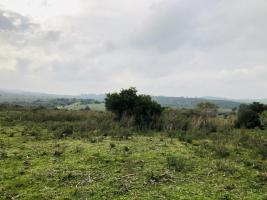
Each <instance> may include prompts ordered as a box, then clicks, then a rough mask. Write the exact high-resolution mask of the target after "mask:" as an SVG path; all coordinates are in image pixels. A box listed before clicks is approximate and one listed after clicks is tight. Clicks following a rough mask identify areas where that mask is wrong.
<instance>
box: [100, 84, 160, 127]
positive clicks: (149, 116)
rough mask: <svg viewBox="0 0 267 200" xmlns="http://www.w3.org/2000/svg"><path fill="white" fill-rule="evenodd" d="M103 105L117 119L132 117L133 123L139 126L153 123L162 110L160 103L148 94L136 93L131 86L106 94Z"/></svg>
mask: <svg viewBox="0 0 267 200" xmlns="http://www.w3.org/2000/svg"><path fill="white" fill-rule="evenodd" d="M105 106H106V109H107V110H108V111H111V112H113V113H115V115H116V116H117V119H118V120H121V119H122V118H123V117H129V118H133V119H134V123H135V124H136V125H138V126H140V127H147V126H150V125H151V124H153V122H155V121H156V120H157V118H158V117H159V116H160V115H161V112H162V107H161V105H160V104H158V103H157V102H155V101H153V100H152V99H151V97H150V96H148V95H138V94H137V90H136V89H135V88H133V87H131V88H129V89H122V90H121V91H120V92H119V93H109V94H107V96H106V99H105Z"/></svg>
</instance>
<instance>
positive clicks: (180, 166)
mask: <svg viewBox="0 0 267 200" xmlns="http://www.w3.org/2000/svg"><path fill="white" fill-rule="evenodd" d="M187 160H188V159H187V158H186V157H184V156H173V155H170V156H168V157H167V165H168V168H170V169H174V170H175V171H177V172H181V171H184V170H186V169H187V170H188V169H190V167H191V166H190V165H188V163H187Z"/></svg>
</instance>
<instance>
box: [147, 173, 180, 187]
mask: <svg viewBox="0 0 267 200" xmlns="http://www.w3.org/2000/svg"><path fill="white" fill-rule="evenodd" d="M147 183H150V184H157V183H175V180H174V176H173V175H172V174H170V173H169V172H168V171H166V172H164V173H162V174H161V173H159V172H153V171H151V172H149V173H147Z"/></svg>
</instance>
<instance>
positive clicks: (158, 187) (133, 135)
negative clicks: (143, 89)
mask: <svg viewBox="0 0 267 200" xmlns="http://www.w3.org/2000/svg"><path fill="white" fill-rule="evenodd" d="M84 103H85V104H87V103H88V102H84ZM106 106H107V110H108V111H105V112H104V111H93V110H90V109H82V110H65V109H57V108H51V107H48V108H47V107H34V108H31V107H22V106H14V105H8V104H5V105H2V106H0V166H1V168H0V199H267V193H266V191H267V175H266V173H267V132H266V130H265V129H264V128H265V127H266V106H264V105H262V104H259V103H253V104H251V105H241V106H240V108H239V109H238V110H237V111H235V110H234V111H233V112H231V113H228V114H220V113H219V111H218V107H217V106H216V105H214V104H211V103H207V102H205V103H201V104H199V105H198V106H197V107H196V108H194V109H172V108H162V107H161V106H160V105H159V104H157V103H156V102H154V101H153V100H152V99H151V98H150V97H148V96H144V95H137V91H136V90H135V89H134V88H130V89H128V90H122V91H121V92H120V93H115V94H110V95H107V99H106ZM251 112H254V114H253V115H250V114H249V117H247V115H248V113H251ZM244 116H245V117H244ZM251 116H253V117H251Z"/></svg>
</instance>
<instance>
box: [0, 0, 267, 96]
mask: <svg viewBox="0 0 267 200" xmlns="http://www.w3.org/2000/svg"><path fill="white" fill-rule="evenodd" d="M0 5H2V8H1V7H0V8H1V10H0V11H1V12H0V45H1V52H0V85H1V87H3V88H18V89H24V90H40V91H47V92H57V93H85V92H97V93H101V92H107V91H109V90H118V89H120V88H123V87H128V86H136V87H137V88H138V89H139V90H141V92H146V93H150V94H163V95H172V96H180V95H184V96H204V95H212V96H225V97H232V98H241V97H266V96H264V95H265V94H264V93H263V91H264V90H266V89H267V85H266V80H267V73H266V70H267V39H266V35H267V28H266V26H265V19H266V17H267V13H266V9H267V2H266V1H264V0H256V1H250V0H245V1H244V0H242V1H241V0H234V1H213V0H201V1H198V0H191V1H186V0H169V1H164V0H147V1H141V0H136V1H130V0H109V1H104V0H92V1H86V0H79V1H76V0H70V1H63V0H34V1H33V0H25V1H21V0H8V1H7V0H2V1H1V3H0ZM10 16H11V17H10ZM11 72H12V73H11ZM7 80H8V81H7Z"/></svg>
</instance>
